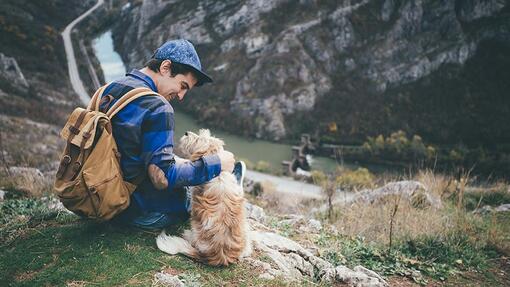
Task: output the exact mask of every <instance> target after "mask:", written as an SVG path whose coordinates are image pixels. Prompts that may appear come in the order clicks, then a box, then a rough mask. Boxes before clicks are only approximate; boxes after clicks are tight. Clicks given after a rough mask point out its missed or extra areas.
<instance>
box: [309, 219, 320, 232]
mask: <svg viewBox="0 0 510 287" xmlns="http://www.w3.org/2000/svg"><path fill="white" fill-rule="evenodd" d="M308 226H309V228H310V229H309V230H310V231H312V232H313V233H319V232H320V231H321V230H322V224H321V222H320V221H318V220H316V219H309V220H308Z"/></svg>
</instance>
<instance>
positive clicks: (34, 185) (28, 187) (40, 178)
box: [9, 167, 53, 196]
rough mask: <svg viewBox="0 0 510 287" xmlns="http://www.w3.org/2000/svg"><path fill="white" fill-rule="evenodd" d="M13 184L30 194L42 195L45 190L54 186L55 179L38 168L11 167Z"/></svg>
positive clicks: (10, 172)
mask: <svg viewBox="0 0 510 287" xmlns="http://www.w3.org/2000/svg"><path fill="white" fill-rule="evenodd" d="M9 174H10V180H11V184H13V185H14V186H15V188H16V189H18V190H21V191H23V192H26V193H27V195H30V196H40V195H41V194H42V192H43V191H45V190H47V189H49V188H50V187H51V186H52V183H53V179H52V178H49V177H46V176H44V174H43V173H42V172H41V171H40V170H39V169H37V168H32V167H10V168H9Z"/></svg>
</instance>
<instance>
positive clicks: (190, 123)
mask: <svg viewBox="0 0 510 287" xmlns="http://www.w3.org/2000/svg"><path fill="white" fill-rule="evenodd" d="M93 46H94V51H95V53H96V56H97V58H98V59H99V61H100V63H101V68H102V69H103V73H104V76H105V81H106V82H110V81H112V80H114V79H116V78H119V77H122V76H124V74H125V73H126V68H125V67H124V64H123V62H122V60H121V58H120V56H119V55H118V54H117V52H115V50H114V49H113V40H112V35H111V32H110V31H108V32H106V33H104V34H102V35H101V36H99V37H98V38H96V39H95V40H94V44H93ZM174 116H175V135H176V137H177V138H176V140H178V137H179V135H183V134H184V132H185V131H198V129H200V128H201V127H202V126H200V125H199V124H198V123H197V122H196V121H195V120H194V119H193V118H192V117H191V116H190V115H188V114H186V113H185V112H183V111H179V110H175V114H174ZM209 129H210V130H211V133H212V134H213V135H214V136H217V137H219V138H221V139H223V140H224V141H225V144H226V146H225V149H227V150H229V151H231V152H233V153H234V154H235V156H236V158H238V159H247V160H248V161H250V162H252V163H254V164H256V163H257V162H259V161H265V162H267V163H269V164H270V165H271V168H272V169H274V170H277V169H279V168H280V166H281V162H282V161H283V160H290V159H291V148H292V147H291V146H290V145H286V144H279V143H272V142H269V141H263V140H251V139H246V138H243V137H240V136H237V135H232V134H229V133H226V132H224V131H221V130H217V129H214V128H213V127H209ZM311 166H312V169H318V170H324V171H332V170H334V169H335V168H336V166H337V163H336V161H335V160H334V159H330V158H325V157H313V158H312V160H311Z"/></svg>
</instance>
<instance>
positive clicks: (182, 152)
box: [176, 129, 225, 161]
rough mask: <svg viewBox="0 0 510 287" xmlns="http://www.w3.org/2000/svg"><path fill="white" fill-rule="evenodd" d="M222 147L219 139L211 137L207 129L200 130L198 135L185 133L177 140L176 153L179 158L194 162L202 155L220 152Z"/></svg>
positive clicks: (222, 144) (222, 143)
mask: <svg viewBox="0 0 510 287" xmlns="http://www.w3.org/2000/svg"><path fill="white" fill-rule="evenodd" d="M224 145H225V143H224V142H223V141H222V140H221V139H219V138H215V137H213V136H211V132H210V131H209V130H208V129H201V130H199V131H198V134H196V133H193V132H189V131H188V132H186V133H185V134H184V136H183V137H181V139H180V140H179V146H178V147H177V150H176V152H177V154H178V155H179V156H180V157H182V158H186V159H189V160H191V161H194V160H197V159H199V158H201V157H202V156H204V155H209V154H215V153H218V152H219V151H222V150H223V146H224Z"/></svg>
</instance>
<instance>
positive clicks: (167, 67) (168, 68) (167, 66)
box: [159, 60, 172, 75]
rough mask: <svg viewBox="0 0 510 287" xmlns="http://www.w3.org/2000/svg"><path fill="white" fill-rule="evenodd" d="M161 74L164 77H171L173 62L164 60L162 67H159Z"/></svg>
mask: <svg viewBox="0 0 510 287" xmlns="http://www.w3.org/2000/svg"><path fill="white" fill-rule="evenodd" d="M159 72H160V73H161V74H163V75H167V74H168V75H171V74H172V61H170V60H164V61H163V62H161V65H159Z"/></svg>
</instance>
